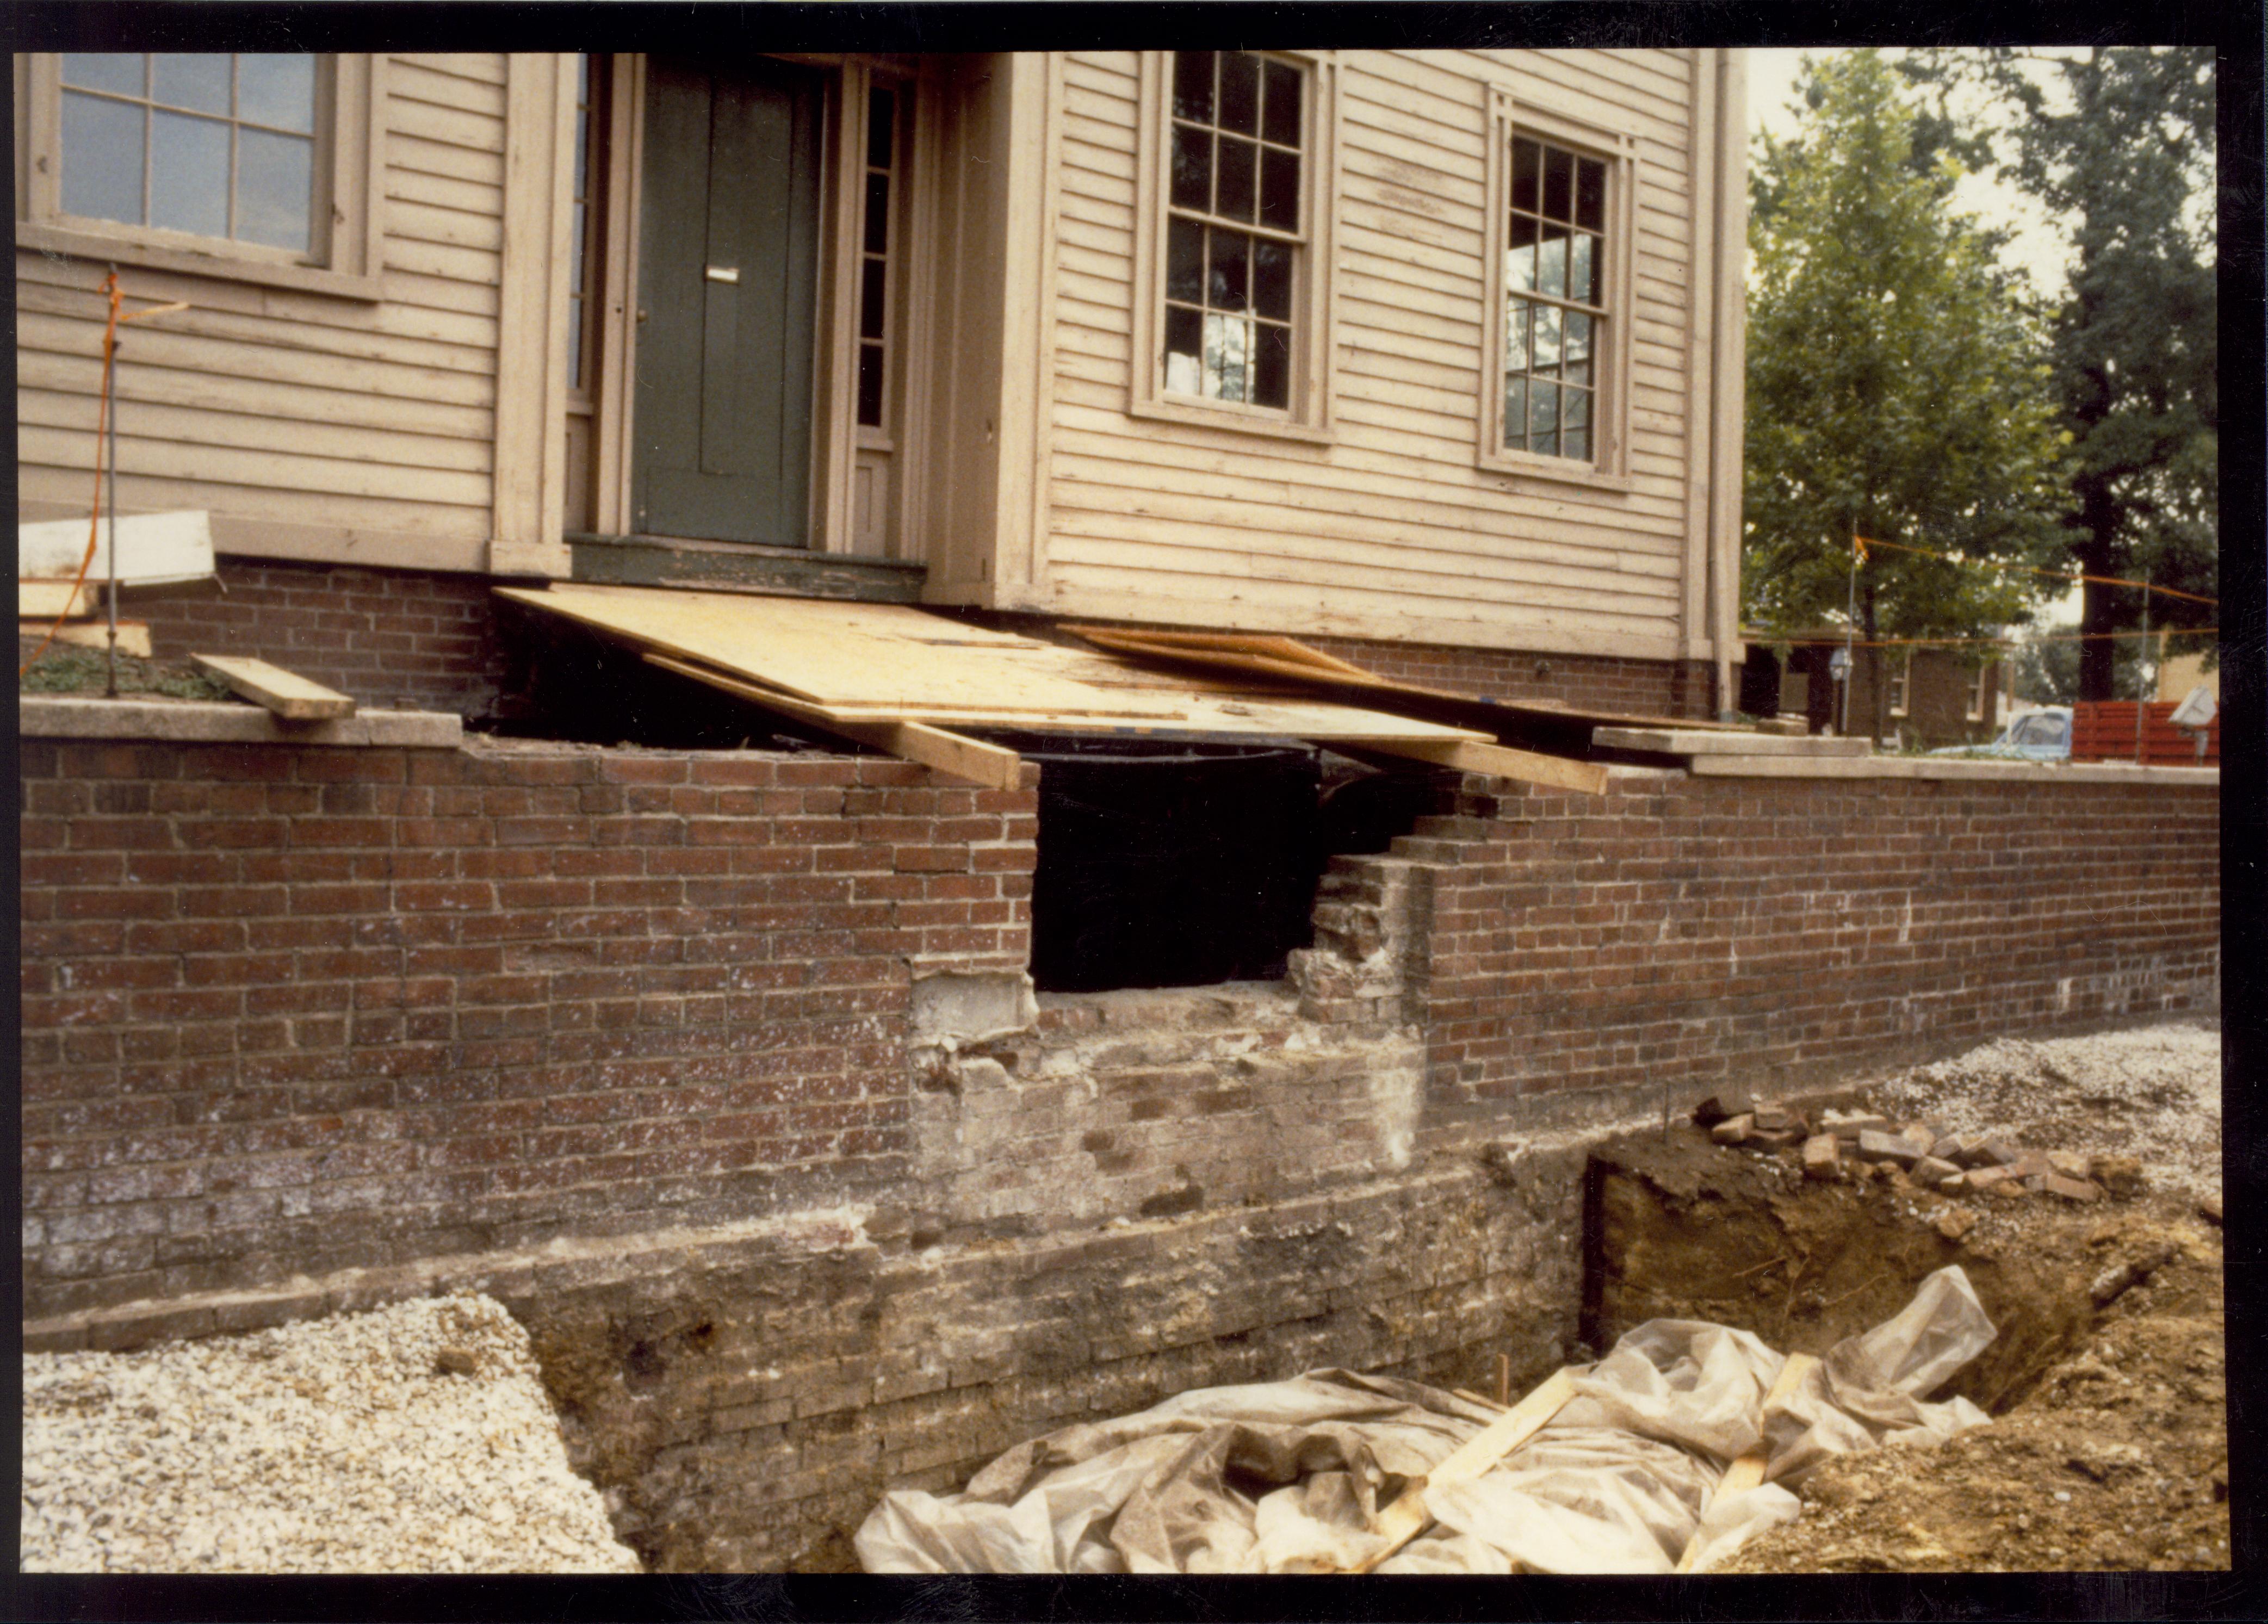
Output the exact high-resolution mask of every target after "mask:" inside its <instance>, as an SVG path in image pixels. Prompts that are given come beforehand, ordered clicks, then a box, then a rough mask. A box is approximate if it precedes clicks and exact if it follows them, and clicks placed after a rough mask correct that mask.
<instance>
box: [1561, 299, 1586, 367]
mask: <svg viewBox="0 0 2268 1624" xmlns="http://www.w3.org/2000/svg"><path fill="white" fill-rule="evenodd" d="M1566 322H1567V328H1566V331H1567V348H1566V356H1567V359H1568V360H1570V361H1587V360H1589V359H1590V358H1591V319H1590V318H1589V317H1588V316H1586V315H1584V314H1582V313H1581V312H1579V311H1572V310H1571V311H1568V312H1566Z"/></svg>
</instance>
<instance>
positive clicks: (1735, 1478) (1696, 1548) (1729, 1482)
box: [1677, 1354, 1819, 1573]
mask: <svg viewBox="0 0 2268 1624" xmlns="http://www.w3.org/2000/svg"><path fill="white" fill-rule="evenodd" d="M1818 1363H1819V1361H1818V1359H1817V1358H1815V1356H1812V1355H1810V1354H1790V1355H1788V1356H1787V1360H1786V1363H1783V1364H1782V1365H1781V1366H1780V1367H1779V1379H1778V1381H1775V1382H1774V1383H1772V1385H1771V1392H1770V1393H1766V1394H1764V1407H1763V1409H1762V1411H1761V1413H1760V1419H1759V1420H1758V1422H1757V1429H1758V1430H1759V1432H1761V1431H1762V1429H1763V1425H1764V1421H1766V1420H1769V1419H1770V1418H1771V1414H1772V1412H1773V1411H1774V1410H1777V1409H1779V1408H1781V1407H1784V1406H1786V1403H1787V1401H1788V1400H1789V1399H1790V1398H1791V1397H1793V1395H1794V1393H1795V1390H1796V1389H1797V1388H1798V1387H1799V1386H1800V1385H1802V1384H1803V1378H1805V1377H1807V1376H1808V1375H1809V1374H1810V1373H1811V1371H1812V1370H1813V1368H1814V1367H1815V1366H1816V1365H1817V1364H1818ZM1770 1460H1771V1451H1769V1450H1768V1449H1766V1448H1765V1446H1764V1440H1763V1438H1761V1437H1759V1438H1758V1439H1757V1440H1756V1447H1755V1448H1753V1449H1751V1450H1749V1451H1748V1453H1746V1454H1744V1455H1742V1457H1741V1458H1740V1459H1738V1460H1735V1461H1734V1462H1733V1464H1732V1465H1731V1466H1728V1467H1727V1468H1726V1471H1725V1475H1724V1476H1722V1477H1720V1478H1719V1479H1718V1480H1717V1487H1716V1488H1714V1489H1713V1490H1712V1491H1711V1492H1710V1495H1709V1505H1710V1506H1712V1507H1713V1506H1714V1505H1716V1503H1718V1502H1719V1501H1720V1500H1730V1499H1731V1498H1732V1497H1733V1496H1734V1495H1745V1494H1747V1493H1748V1492H1749V1490H1750V1489H1752V1488H1756V1485H1758V1484H1759V1483H1761V1482H1763V1481H1764V1467H1765V1466H1766V1465H1768V1464H1769V1463H1770ZM1702 1516H1703V1517H1707V1516H1708V1510H1707V1509H1706V1508H1705V1509H1704V1510H1703V1511H1702ZM1700 1554H1701V1531H1700V1530H1699V1529H1698V1528H1696V1529H1695V1530H1694V1531H1693V1537H1692V1538H1691V1539H1688V1540H1687V1541H1686V1542H1685V1551H1684V1554H1683V1555H1681V1556H1679V1557H1678V1559H1677V1571H1678V1572H1680V1573H1690V1572H1692V1571H1693V1563H1694V1560H1695V1559H1696V1558H1697V1557H1698V1556H1699V1555H1700Z"/></svg>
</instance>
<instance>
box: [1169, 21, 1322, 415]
mask: <svg viewBox="0 0 2268 1624" xmlns="http://www.w3.org/2000/svg"><path fill="white" fill-rule="evenodd" d="M1305 80H1306V75H1305V74H1304V73H1303V72H1302V70H1300V69H1299V68H1297V67H1295V66H1293V65H1292V64H1291V63H1289V62H1278V61H1277V60H1276V59H1274V58H1273V57H1268V56H1262V55H1257V54H1256V53H1254V52H1251V51H1176V52H1175V53H1174V69H1173V87H1172V92H1171V94H1172V98H1173V100H1172V136H1171V143H1172V144H1171V151H1170V153H1169V157H1168V163H1169V165H1170V179H1169V180H1168V183H1167V223H1166V281H1165V323H1166V333H1165V339H1166V343H1165V356H1166V378H1165V383H1166V388H1167V391H1168V392H1169V393H1175V394H1187V395H1200V396H1204V397H1205V398H1207V399H1210V400H1228V401H1235V402H1239V403H1241V404H1245V405H1251V406H1264V407H1274V408H1284V407H1286V406H1288V405H1289V403H1290V400H1291V396H1292V344H1293V331H1292V329H1293V324H1294V321H1295V320H1296V318H1295V316H1294V313H1293V305H1294V288H1295V282H1296V274H1297V268H1298V263H1297V262H1298V255H1299V254H1300V251H1301V246H1302V244H1303V242H1304V241H1305V224H1306V223H1305V222H1304V221H1303V220H1302V219H1301V218H1300V212H1301V210H1300V196H1301V192H1302V180H1303V176H1302V173H1301V169H1302V164H1303V161H1304V159H1303V154H1304V151H1305V146H1304V141H1305V136H1306V131H1305V129H1304V128H1303V127H1304V124H1305V112H1304V107H1305V97H1306V84H1305Z"/></svg>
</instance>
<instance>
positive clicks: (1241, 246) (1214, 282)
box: [1205, 227, 1252, 310]
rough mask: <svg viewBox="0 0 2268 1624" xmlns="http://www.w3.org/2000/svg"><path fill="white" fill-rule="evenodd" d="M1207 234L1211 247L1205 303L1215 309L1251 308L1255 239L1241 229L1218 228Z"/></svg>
mask: <svg viewBox="0 0 2268 1624" xmlns="http://www.w3.org/2000/svg"><path fill="white" fill-rule="evenodd" d="M1207 235H1208V236H1210V237H1211V239H1212V248H1211V276H1209V277H1208V278H1207V280H1206V285H1205V303H1206V304H1207V305H1210V306H1211V308H1212V309H1214V310H1249V309H1251V308H1252V299H1251V282H1250V277H1249V267H1250V264H1251V251H1252V239H1250V238H1249V237H1247V236H1246V235H1244V233H1243V232H1241V231H1221V230H1219V228H1218V227H1216V228H1215V229H1214V230H1212V231H1210V232H1208V233H1207Z"/></svg>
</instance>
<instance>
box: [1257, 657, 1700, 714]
mask: <svg viewBox="0 0 2268 1624" xmlns="http://www.w3.org/2000/svg"><path fill="white" fill-rule="evenodd" d="M1301 641H1302V642H1305V643H1313V644H1314V646H1315V647H1316V648H1319V649H1321V650H1323V651H1324V652H1325V653H1327V654H1335V655H1337V657H1338V658H1341V659H1344V660H1352V661H1353V662H1354V663H1355V664H1356V665H1360V666H1362V667H1364V668H1365V669H1366V670H1369V671H1373V672H1377V673H1378V674H1379V675H1380V676H1381V677H1393V678H1395V679H1397V680H1402V681H1404V682H1415V683H1421V684H1424V685H1425V686H1426V687H1437V688H1447V689H1448V690H1450V691H1451V692H1453V693H1458V694H1472V695H1474V696H1475V697H1476V698H1480V699H1556V700H1561V701H1564V702H1566V703H1568V704H1571V705H1589V706H1593V707H1595V708H1597V709H1603V710H1619V711H1624V712H1626V713H1630V714H1633V715H1640V716H1700V717H1707V716H1712V715H1714V714H1715V709H1714V705H1713V703H1712V699H1711V689H1712V686H1713V685H1714V683H1715V680H1716V679H1715V673H1714V672H1713V670H1712V668H1711V667H1710V666H1709V665H1707V664H1706V663H1705V662H1702V661H1696V660H1682V661H1681V660H1624V659H1605V658H1599V657H1597V656H1594V655H1585V654H1525V653H1521V652H1518V651H1515V650H1509V649H1459V648H1451V647H1449V646H1447V645H1446V644H1442V643H1364V642H1359V641H1357V640H1356V639H1354V638H1351V637H1307V638H1302V639H1301Z"/></svg>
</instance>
